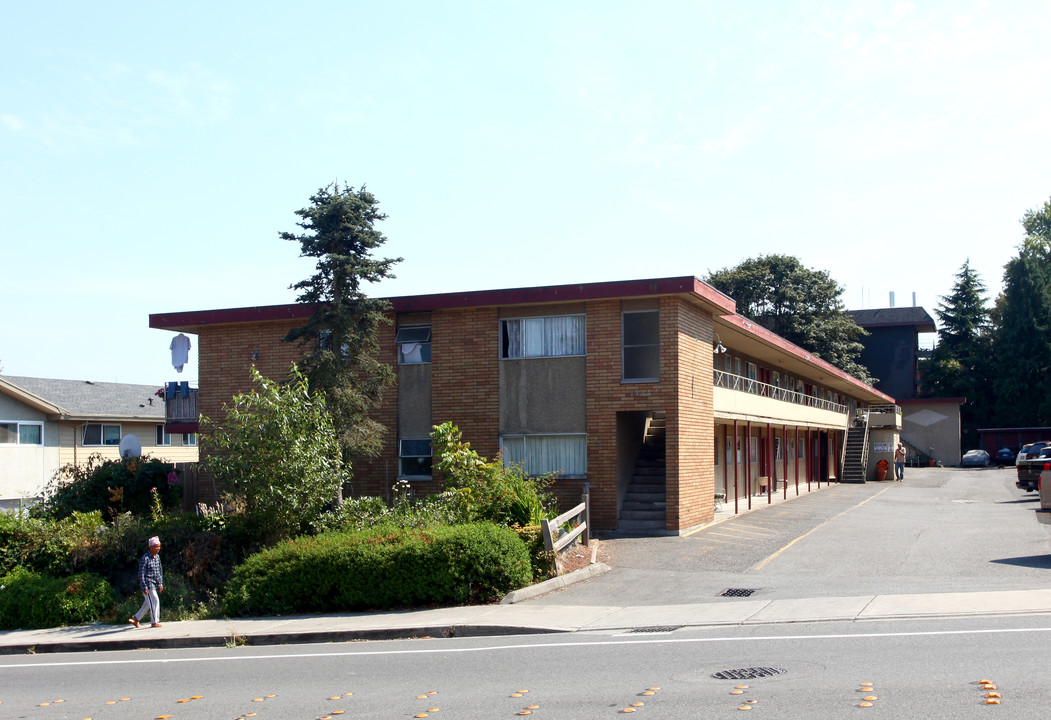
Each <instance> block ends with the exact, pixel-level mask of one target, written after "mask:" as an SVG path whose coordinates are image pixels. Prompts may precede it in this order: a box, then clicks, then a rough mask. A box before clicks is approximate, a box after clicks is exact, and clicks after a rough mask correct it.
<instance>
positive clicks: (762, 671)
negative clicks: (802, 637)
mask: <svg viewBox="0 0 1051 720" xmlns="http://www.w3.org/2000/svg"><path fill="white" fill-rule="evenodd" d="M785 672H788V671H787V670H785V669H784V668H772V667H750V668H734V669H733V670H720V671H719V672H717V673H712V677H713V678H715V679H716V680H755V679H756V678H765V677H771V676H772V675H780V674H781V673H785Z"/></svg>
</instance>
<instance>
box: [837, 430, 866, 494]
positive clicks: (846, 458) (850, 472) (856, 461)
mask: <svg viewBox="0 0 1051 720" xmlns="http://www.w3.org/2000/svg"><path fill="white" fill-rule="evenodd" d="M868 455H869V429H868V426H867V425H860V426H857V427H852V428H849V429H848V430H847V445H846V448H845V449H844V451H843V477H841V478H840V479H839V481H840V482H843V483H863V482H865V474H866V472H867V471H868Z"/></svg>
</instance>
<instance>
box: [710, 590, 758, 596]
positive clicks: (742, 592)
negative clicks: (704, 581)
mask: <svg viewBox="0 0 1051 720" xmlns="http://www.w3.org/2000/svg"><path fill="white" fill-rule="evenodd" d="M754 592H755V590H754V589H752V588H727V589H726V590H723V591H722V592H721V593H719V597H748V596H749V595H751V594H752V593H754Z"/></svg>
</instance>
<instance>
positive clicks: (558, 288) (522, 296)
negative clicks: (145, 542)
mask: <svg viewBox="0 0 1051 720" xmlns="http://www.w3.org/2000/svg"><path fill="white" fill-rule="evenodd" d="M681 294H693V295H697V296H698V297H699V298H700V299H702V300H703V301H705V302H707V303H710V304H713V305H715V306H716V307H718V308H719V309H721V310H722V311H723V312H730V313H732V312H736V310H737V305H736V303H734V301H733V300H732V299H731V298H730V297H728V296H726V295H724V294H722V293H721V292H719V291H718V290H716V289H715V288H713V287H711V286H710V285H707V284H706V283H704V282H702V281H700V280H698V279H697V278H695V277H692V276H686V277H677V278H660V279H655V280H621V281H614V282H600V283H582V284H577V285H547V286H541V287H531V288H508V289H502V290H476V291H472V292H458V293H440V294H434V295H405V296H401V297H392V298H384V299H385V300H387V301H388V302H389V303H390V304H391V307H392V308H393V310H394V312H425V311H429V310H447V309H451V308H468V307H489V306H494V305H531V304H539V303H558V302H580V301H584V300H605V299H610V298H617V297H642V296H653V295H681ZM312 314H313V310H312V308H311V307H310V306H309V305H300V304H291V305H267V306H262V307H246V308H232V309H226V310H200V311H191V312H177V313H160V314H155V315H150V327H151V328H157V329H162V330H187V329H189V328H193V327H196V326H199V325H221V324H228V323H253V322H272V321H276V320H299V319H303V318H308V317H310V316H311V315H312Z"/></svg>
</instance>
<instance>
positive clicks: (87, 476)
mask: <svg viewBox="0 0 1051 720" xmlns="http://www.w3.org/2000/svg"><path fill="white" fill-rule="evenodd" d="M158 499H159V500H160V505H161V507H162V509H164V510H174V509H177V508H178V507H179V506H180V504H181V503H182V485H181V484H180V483H179V479H178V474H177V473H176V472H175V466H174V465H172V464H171V463H166V462H164V461H162V460H158V459H155V458H151V457H150V456H148V455H143V456H142V457H141V458H128V459H127V460H103V459H102V456H101V455H99V454H98V453H94V454H92V455H91V456H90V457H89V458H88V462H87V463H86V464H85V465H66V466H64V467H62V468H61V469H60V470H59V471H58V472H57V473H56V474H55V477H53V478H52V479H51V484H50V486H49V487H48V489H47V492H46V493H45V497H44V501H43V502H42V503H41V504H40V505H38V506H36V507H34V508H33V511H32V512H33V514H34V515H43V516H47V517H53V518H64V517H67V516H69V515H71V514H73V513H75V512H82V513H87V512H94V511H96V510H97V511H100V512H101V513H102V515H103V517H104V518H105V519H107V520H111V519H113V518H115V517H116V516H118V515H120V514H122V513H125V512H130V513H131V514H132V515H135V516H146V517H150V516H152V515H153V514H154V503H155V502H156V501H157V500H158Z"/></svg>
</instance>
